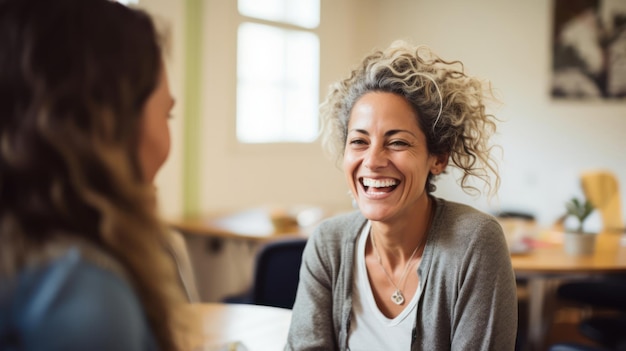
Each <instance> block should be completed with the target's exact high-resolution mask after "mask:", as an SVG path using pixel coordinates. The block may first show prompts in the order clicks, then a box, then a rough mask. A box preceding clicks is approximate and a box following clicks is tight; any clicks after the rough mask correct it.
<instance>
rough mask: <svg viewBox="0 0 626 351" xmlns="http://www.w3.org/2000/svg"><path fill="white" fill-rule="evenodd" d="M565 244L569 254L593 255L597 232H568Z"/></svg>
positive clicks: (564, 238)
mask: <svg viewBox="0 0 626 351" xmlns="http://www.w3.org/2000/svg"><path fill="white" fill-rule="evenodd" d="M563 246H564V248H565V252H566V253H567V254H569V255H574V256H584V255H592V254H593V251H594V250H595V247H596V234H593V233H573V232H566V233H565V236H564V237H563Z"/></svg>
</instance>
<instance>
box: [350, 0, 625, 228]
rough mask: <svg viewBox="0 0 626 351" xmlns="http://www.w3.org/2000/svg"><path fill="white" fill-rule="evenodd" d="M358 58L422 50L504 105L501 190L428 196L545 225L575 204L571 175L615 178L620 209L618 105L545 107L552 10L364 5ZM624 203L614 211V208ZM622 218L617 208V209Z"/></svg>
mask: <svg viewBox="0 0 626 351" xmlns="http://www.w3.org/2000/svg"><path fill="white" fill-rule="evenodd" d="M361 3H362V4H363V9H364V10H365V11H364V12H363V13H364V14H365V16H363V17H362V19H361V21H360V22H359V32H360V33H361V35H360V36H359V38H360V41H359V44H360V49H361V50H362V51H363V52H364V53H365V52H367V51H368V50H369V49H371V48H372V47H385V46H387V45H388V44H389V43H390V42H391V41H393V40H394V39H397V38H404V39H409V40H411V41H412V42H414V43H417V44H426V45H428V46H430V47H431V48H432V49H433V50H434V51H435V52H437V53H438V54H439V55H440V56H442V57H444V58H447V59H459V60H461V61H463V63H464V64H465V67H466V69H467V71H469V72H470V73H471V74H475V75H477V76H480V77H482V78H485V79H489V80H490V81H491V82H492V83H493V86H494V88H495V90H496V94H497V95H498V97H499V98H500V100H501V101H502V103H503V105H502V106H501V107H500V108H499V109H497V110H495V111H494V112H495V113H496V116H497V117H499V118H500V119H502V120H503V122H502V123H501V124H500V126H499V135H498V136H497V142H498V143H499V144H500V145H501V146H502V149H503V158H502V161H501V176H502V185H501V188H500V192H499V196H498V197H497V198H496V199H494V200H493V201H492V203H491V204H488V203H487V202H486V201H485V200H484V199H480V200H477V199H475V198H472V197H470V196H467V195H465V194H464V193H463V192H462V191H461V190H460V188H459V186H458V185H457V184H456V183H455V181H454V179H453V178H452V177H447V178H446V179H441V182H440V183H439V184H438V187H439V190H438V191H437V193H438V194H439V195H440V196H443V197H445V198H448V199H453V200H457V201H461V202H466V203H470V204H473V205H475V206H478V207H480V208H482V209H484V210H488V211H496V210H497V209H498V208H499V207H501V208H504V209H518V210H526V211H530V212H532V213H535V214H536V215H537V216H538V219H539V221H540V222H541V223H543V224H546V225H549V224H552V222H553V221H554V220H555V219H556V218H558V217H559V216H560V215H561V214H562V213H563V210H564V205H563V204H564V202H565V201H566V200H568V199H569V198H570V197H571V196H572V195H575V194H580V192H581V190H580V186H579V178H578V175H579V174H580V172H581V171H583V170H585V169H590V168H608V169H611V170H612V171H614V172H615V173H616V174H617V175H618V177H619V180H620V183H621V185H622V188H621V192H622V199H626V162H624V156H623V155H624V154H623V150H626V101H622V102H615V101H613V102H611V101H608V102H607V101H603V102H602V101H598V102H584V101H555V100H552V99H551V98H550V88H549V84H550V83H549V81H550V67H551V64H552V63H551V31H552V27H551V23H552V22H551V21H552V5H551V3H552V2H551V1H545V0H529V1H500V0H472V1H467V0H439V1H435V0H431V1H414V0H391V1H382V0H363V1H361ZM622 202H623V201H622ZM622 207H623V208H622V211H623V212H624V217H625V218H626V208H625V207H624V206H622Z"/></svg>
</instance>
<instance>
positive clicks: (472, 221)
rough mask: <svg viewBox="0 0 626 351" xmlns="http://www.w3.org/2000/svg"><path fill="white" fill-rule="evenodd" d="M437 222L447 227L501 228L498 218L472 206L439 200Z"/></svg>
mask: <svg viewBox="0 0 626 351" xmlns="http://www.w3.org/2000/svg"><path fill="white" fill-rule="evenodd" d="M436 201H437V217H438V218H437V220H438V221H439V222H440V223H441V222H443V223H445V224H446V226H450V225H453V226H459V227H465V228H475V227H484V226H486V227H493V228H494V229H495V228H499V227H500V226H499V224H498V221H497V220H496V218H495V217H494V216H492V215H490V214H488V213H485V212H482V211H480V210H478V209H476V208H474V207H472V206H470V205H466V204H462V203H458V202H454V201H448V200H444V199H440V198H437V200H436Z"/></svg>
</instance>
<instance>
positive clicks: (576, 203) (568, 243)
mask: <svg viewBox="0 0 626 351" xmlns="http://www.w3.org/2000/svg"><path fill="white" fill-rule="evenodd" d="M565 209H566V210H567V213H566V216H567V217H574V218H576V222H577V226H576V228H575V229H571V228H568V229H566V230H565V236H564V242H563V244H564V247H565V252H567V253H568V254H571V255H590V254H592V253H593V250H594V248H595V243H596V235H595V233H588V232H585V230H584V224H585V220H586V219H587V217H589V215H590V214H591V212H593V210H594V207H593V205H592V204H591V202H589V200H580V199H578V198H576V197H574V198H572V199H571V200H569V201H568V202H566V203H565Z"/></svg>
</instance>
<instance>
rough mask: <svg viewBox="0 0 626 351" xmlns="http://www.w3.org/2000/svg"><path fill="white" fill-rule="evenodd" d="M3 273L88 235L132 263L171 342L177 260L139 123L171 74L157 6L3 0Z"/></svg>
mask: <svg viewBox="0 0 626 351" xmlns="http://www.w3.org/2000/svg"><path fill="white" fill-rule="evenodd" d="M0 48H2V49H1V50H0V274H2V275H4V276H8V277H10V276H12V275H14V274H16V273H17V272H19V271H20V269H22V268H24V267H25V266H26V265H27V264H28V262H29V260H31V259H32V256H33V255H35V256H36V255H37V253H38V252H40V251H41V250H42V248H44V247H45V246H46V245H47V244H49V243H51V242H54V241H55V240H58V239H59V238H60V237H63V238H67V237H70V238H75V239H77V240H83V241H85V240H86V241H88V242H89V243H91V244H93V245H95V246H97V247H99V248H100V249H101V250H102V251H104V252H106V253H108V254H109V255H110V256H112V257H113V258H115V259H116V260H117V261H118V262H119V263H120V264H121V266H122V267H123V268H124V271H125V273H126V275H127V276H128V277H129V280H130V282H131V284H132V285H133V288H134V289H135V291H136V292H137V294H138V296H139V297H140V300H141V302H142V304H143V308H144V311H145V313H146V315H147V318H148V321H149V324H150V326H151V329H152V331H153V332H154V335H155V337H156V339H157V342H158V343H159V345H160V348H161V349H162V350H174V349H176V348H177V346H176V341H175V335H174V332H173V329H174V328H173V324H174V322H175V320H174V317H173V316H174V313H173V311H174V310H173V305H174V304H175V301H176V296H175V294H176V290H175V288H173V285H172V284H173V283H170V282H174V275H173V274H174V273H173V272H174V271H173V269H172V267H171V262H170V260H169V259H168V257H167V256H166V254H165V251H164V250H163V247H162V243H163V242H164V238H165V235H166V234H165V231H164V230H163V226H162V224H161V223H160V222H159V220H158V218H157V216H156V214H155V211H154V207H153V196H154V195H153V190H152V187H151V186H150V184H146V182H145V181H144V180H143V177H142V174H141V170H140V168H139V162H138V159H137V158H138V156H137V149H138V147H137V146H138V135H139V133H138V128H139V126H140V118H141V116H142V110H143V106H144V104H145V102H146V101H147V99H148V97H149V96H150V94H151V93H152V92H153V90H154V89H155V88H156V86H157V82H158V78H159V74H161V69H162V68H161V67H162V61H161V59H162V58H161V49H160V45H159V38H158V35H157V33H156V31H155V28H154V25H153V23H152V20H151V19H150V17H149V16H148V15H147V14H145V13H143V12H141V11H139V10H134V9H130V8H127V7H125V6H123V5H120V4H118V3H115V2H112V1H108V0H55V1H50V0H0Z"/></svg>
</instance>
